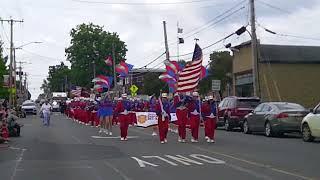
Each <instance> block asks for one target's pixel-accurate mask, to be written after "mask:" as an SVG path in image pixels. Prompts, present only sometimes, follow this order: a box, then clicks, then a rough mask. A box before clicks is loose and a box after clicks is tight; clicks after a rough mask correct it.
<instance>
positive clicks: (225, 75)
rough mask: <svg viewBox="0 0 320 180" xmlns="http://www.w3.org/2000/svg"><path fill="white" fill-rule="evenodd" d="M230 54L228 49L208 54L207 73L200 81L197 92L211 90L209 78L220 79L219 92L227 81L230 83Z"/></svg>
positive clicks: (202, 92) (203, 92)
mask: <svg viewBox="0 0 320 180" xmlns="http://www.w3.org/2000/svg"><path fill="white" fill-rule="evenodd" d="M231 74H232V56H231V55H230V52H229V51H221V52H213V53H212V54H210V64H209V75H208V76H207V77H206V78H205V79H203V80H201V81H200V85H199V92H200V93H201V94H207V93H208V92H210V91H211V80H213V79H217V80H221V94H222V93H223V92H224V91H225V87H226V85H227V83H230V84H231V83H232V77H231V76H230V75H231Z"/></svg>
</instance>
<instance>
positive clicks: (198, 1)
mask: <svg viewBox="0 0 320 180" xmlns="http://www.w3.org/2000/svg"><path fill="white" fill-rule="evenodd" d="M72 1H74V2H79V3H87V4H107V5H137V6H141V5H142V6H154V5H176V4H193V3H204V2H210V1H213V0H193V1H182V2H155V3H146V2H136V3H132V2H131V3H129V2H104V1H86V0H72Z"/></svg>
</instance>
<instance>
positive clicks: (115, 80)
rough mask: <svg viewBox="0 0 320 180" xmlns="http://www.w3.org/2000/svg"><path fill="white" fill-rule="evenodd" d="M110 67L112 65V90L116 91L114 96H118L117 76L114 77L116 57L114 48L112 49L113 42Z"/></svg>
mask: <svg viewBox="0 0 320 180" xmlns="http://www.w3.org/2000/svg"><path fill="white" fill-rule="evenodd" d="M112 60H113V61H112V65H113V84H114V86H113V87H114V90H115V91H116V94H118V92H117V91H118V87H117V76H116V55H115V48H114V42H112Z"/></svg>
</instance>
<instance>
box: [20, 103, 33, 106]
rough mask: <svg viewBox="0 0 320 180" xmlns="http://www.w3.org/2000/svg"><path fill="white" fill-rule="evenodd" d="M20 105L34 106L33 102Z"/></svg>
mask: <svg viewBox="0 0 320 180" xmlns="http://www.w3.org/2000/svg"><path fill="white" fill-rule="evenodd" d="M22 106H35V104H34V103H25V104H23V105H22Z"/></svg>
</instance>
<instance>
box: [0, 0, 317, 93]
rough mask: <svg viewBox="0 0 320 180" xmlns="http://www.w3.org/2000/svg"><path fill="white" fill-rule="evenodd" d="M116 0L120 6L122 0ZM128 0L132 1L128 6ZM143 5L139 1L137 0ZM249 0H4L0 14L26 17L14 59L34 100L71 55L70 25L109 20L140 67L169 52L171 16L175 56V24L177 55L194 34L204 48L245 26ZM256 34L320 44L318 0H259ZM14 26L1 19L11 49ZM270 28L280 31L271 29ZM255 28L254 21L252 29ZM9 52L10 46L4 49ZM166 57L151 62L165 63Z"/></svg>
mask: <svg viewBox="0 0 320 180" xmlns="http://www.w3.org/2000/svg"><path fill="white" fill-rule="evenodd" d="M117 3H118V4H117ZM126 3H129V4H126ZM134 3H138V4H134ZM248 3H249V0H243V1H242V0H223V1H221V0H199V1H198V0H1V1H0V18H1V19H10V17H12V18H13V19H17V20H22V19H23V20H24V22H23V23H15V25H14V44H15V46H16V47H18V46H21V45H24V44H26V43H29V42H34V41H41V42H42V43H41V44H29V45H27V46H24V47H23V48H22V49H21V50H17V51H16V59H17V61H23V62H25V63H23V65H22V66H23V71H24V72H26V73H27V74H28V84H29V91H30V92H31V94H32V99H36V98H37V96H38V95H39V94H40V93H41V92H42V91H41V90H40V86H41V84H42V82H43V79H45V78H46V77H47V75H48V67H49V66H51V65H56V64H59V63H60V62H61V61H63V62H65V63H66V64H67V65H70V63H69V62H67V61H66V57H65V51H64V50H65V48H66V47H68V46H69V45H70V35H69V34H70V30H71V29H72V28H74V27H76V26H77V25H78V24H81V23H90V22H92V23H94V24H97V25H100V26H104V30H106V31H109V32H117V33H118V34H119V36H120V39H121V40H122V41H124V42H125V43H126V45H127V49H128V52H127V56H126V59H127V62H128V63H130V64H133V65H134V67H135V68H139V67H143V66H144V65H146V64H147V63H148V62H150V61H152V60H153V59H155V58H156V57H158V56H159V55H160V54H162V53H163V52H164V34H163V21H166V25H167V34H168V41H169V52H170V56H172V57H171V58H170V59H171V60H177V57H175V56H177V54H178V47H177V43H176V40H177V36H178V34H177V25H179V27H180V28H183V31H184V32H183V33H182V34H179V36H180V37H184V38H185V43H184V44H180V45H179V54H180V55H183V54H187V53H190V52H192V51H193V48H194V43H195V40H194V39H195V38H198V39H199V41H198V44H199V45H200V47H207V46H209V45H211V44H214V43H215V42H216V41H218V40H221V39H223V38H224V37H225V36H227V35H229V34H231V33H233V32H235V31H236V30H237V29H238V28H240V27H241V26H246V25H248V24H249V6H248ZM255 10H256V22H257V36H258V38H259V40H260V42H261V43H263V44H289V45H290V44H291V45H319V43H320V31H319V29H320V23H319V17H320V0H308V1H305V0H281V1H279V0H255ZM9 28H10V26H9V24H8V23H6V22H4V23H2V24H0V39H1V40H2V41H3V42H4V43H5V44H4V46H5V48H8V47H9V37H10V29H9ZM263 28H267V29H270V30H272V31H274V32H276V33H278V34H283V35H294V36H299V37H301V38H295V37H291V36H279V35H274V34H270V33H268V32H266V31H265V30H264V29H263ZM248 29H249V30H250V27H248ZM249 38H250V37H249V35H248V34H247V33H245V34H242V35H241V36H236V35H235V36H232V37H231V38H228V39H226V40H224V41H221V42H220V43H217V44H214V45H212V46H210V47H208V48H206V49H204V50H203V53H204V64H207V63H208V60H209V54H210V53H211V52H213V51H221V50H225V49H224V45H225V44H228V43H231V44H232V45H237V44H240V43H242V42H244V41H247V40H249ZM4 53H5V55H7V54H8V53H9V50H8V49H5V51H4ZM164 59H165V57H164V56H162V57H161V58H160V59H159V60H157V61H155V62H154V63H153V64H150V65H149V66H148V68H158V67H161V66H162V65H161V62H162V61H163V60H164ZM179 59H183V60H186V61H189V60H190V59H191V55H186V56H180V58H179Z"/></svg>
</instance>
